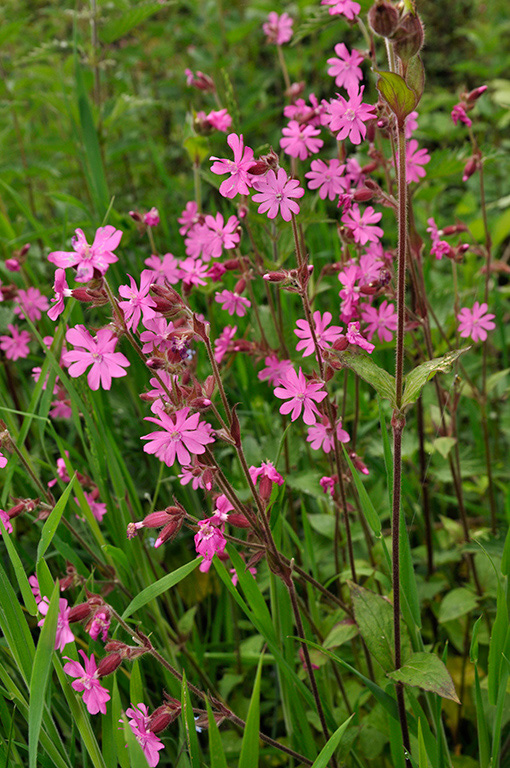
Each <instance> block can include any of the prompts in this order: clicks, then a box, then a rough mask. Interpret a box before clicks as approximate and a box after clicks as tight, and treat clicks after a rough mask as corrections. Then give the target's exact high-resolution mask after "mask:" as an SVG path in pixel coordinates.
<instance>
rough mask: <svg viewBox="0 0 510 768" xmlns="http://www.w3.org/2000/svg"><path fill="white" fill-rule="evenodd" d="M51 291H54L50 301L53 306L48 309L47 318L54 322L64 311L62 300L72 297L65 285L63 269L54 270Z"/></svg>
mask: <svg viewBox="0 0 510 768" xmlns="http://www.w3.org/2000/svg"><path fill="white" fill-rule="evenodd" d="M53 290H54V291H55V298H54V299H51V303H52V304H53V306H52V307H51V308H50V309H48V317H49V318H50V320H53V322H55V321H56V319H57V317H59V315H61V314H62V312H63V311H64V298H67V297H69V296H71V295H72V291H71V290H70V288H69V286H68V285H67V280H66V271H65V269H62V268H59V269H57V270H56V272H55V282H54V284H53Z"/></svg>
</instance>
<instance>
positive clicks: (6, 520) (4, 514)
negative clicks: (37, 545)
mask: <svg viewBox="0 0 510 768" xmlns="http://www.w3.org/2000/svg"><path fill="white" fill-rule="evenodd" d="M4 466H5V465H4ZM0 520H1V521H2V523H3V524H4V526H5V530H6V531H7V533H12V523H11V521H10V518H9V515H8V514H7V512H5V511H4V510H3V509H0ZM0 535H2V532H1V531H0Z"/></svg>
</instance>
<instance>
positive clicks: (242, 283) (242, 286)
mask: <svg viewBox="0 0 510 768" xmlns="http://www.w3.org/2000/svg"><path fill="white" fill-rule="evenodd" d="M245 288H246V280H245V278H244V277H241V278H240V279H239V280H238V281H237V283H236V284H235V287H234V293H237V295H238V296H240V295H241V294H242V292H243V291H244V289H245Z"/></svg>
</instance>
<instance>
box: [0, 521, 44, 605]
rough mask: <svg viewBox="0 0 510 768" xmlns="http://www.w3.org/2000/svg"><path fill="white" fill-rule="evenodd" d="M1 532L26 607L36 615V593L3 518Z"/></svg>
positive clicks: (0, 523) (0, 524)
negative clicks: (32, 588)
mask: <svg viewBox="0 0 510 768" xmlns="http://www.w3.org/2000/svg"><path fill="white" fill-rule="evenodd" d="M0 532H1V534H2V540H3V542H4V544H5V548H6V549H7V554H8V555H9V558H10V561H11V563H12V567H13V568H14V573H15V574H16V581H17V582H18V586H19V589H20V592H21V595H22V597H23V602H24V603H25V608H26V609H27V611H28V612H29V613H30V614H31V616H35V615H36V614H37V603H36V602H35V597H34V594H33V592H32V590H31V588H30V583H29V581H28V578H27V575H26V573H25V569H24V568H23V563H22V562H21V560H20V556H19V555H18V552H17V550H16V547H15V546H14V544H13V542H12V541H11V536H10V534H8V533H7V531H6V529H5V525H4V524H3V521H2V520H0Z"/></svg>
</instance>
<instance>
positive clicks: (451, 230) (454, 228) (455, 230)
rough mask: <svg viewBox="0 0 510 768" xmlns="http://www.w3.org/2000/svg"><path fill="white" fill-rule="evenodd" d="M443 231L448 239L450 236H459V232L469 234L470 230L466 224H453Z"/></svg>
mask: <svg viewBox="0 0 510 768" xmlns="http://www.w3.org/2000/svg"><path fill="white" fill-rule="evenodd" d="M442 231H443V235H446V236H447V237H448V236H449V235H457V234H459V232H467V231H468V228H467V227H466V225H465V224H451V225H449V226H448V227H444V228H443V230H442Z"/></svg>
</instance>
